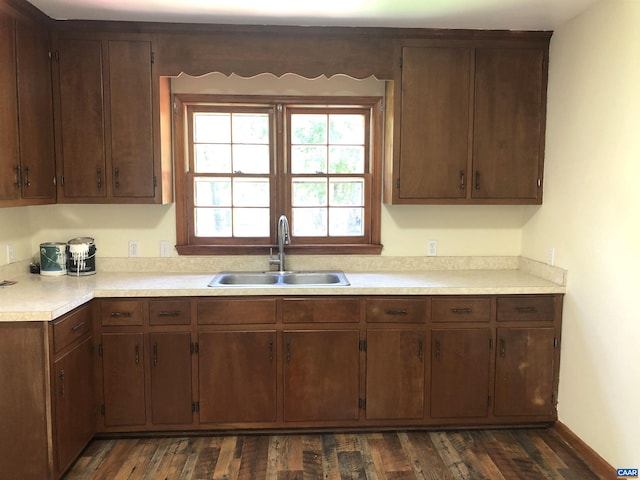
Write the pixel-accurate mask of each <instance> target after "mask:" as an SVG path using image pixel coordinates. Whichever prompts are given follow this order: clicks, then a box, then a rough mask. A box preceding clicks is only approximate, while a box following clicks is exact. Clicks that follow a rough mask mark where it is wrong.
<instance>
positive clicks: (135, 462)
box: [64, 428, 600, 480]
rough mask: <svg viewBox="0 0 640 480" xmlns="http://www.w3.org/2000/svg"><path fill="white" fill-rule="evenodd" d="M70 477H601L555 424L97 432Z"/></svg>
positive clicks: (305, 479) (446, 479) (533, 479)
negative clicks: (160, 434)
mask: <svg viewBox="0 0 640 480" xmlns="http://www.w3.org/2000/svg"><path fill="white" fill-rule="evenodd" d="M64 478H65V480H81V479H82V480H85V479H86V480H88V479H91V480H98V479H105V480H120V479H131V480H132V479H153V480H163V479H167V480H195V479H214V480H217V479H228V480H235V479H243V480H260V479H274V480H282V479H296V480H297V479H299V480H312V479H332V480H333V479H335V480H343V479H368V480H371V479H378V480H383V479H386V480H401V479H403V480H409V479H411V480H413V479H420V480H423V479H427V480H454V479H456V480H457V479H487V480H502V479H504V480H525V479H531V480H539V479H575V480H590V479H599V478H600V477H599V476H598V475H596V474H595V473H594V472H593V470H592V469H591V468H590V467H589V465H587V464H586V463H585V462H584V461H583V460H582V459H581V458H580V457H579V456H578V454H577V453H576V452H575V451H573V450H572V449H571V448H570V447H569V446H568V445H567V444H566V443H565V442H564V441H563V440H562V439H561V438H560V437H559V436H558V435H557V433H555V431H554V430H552V429H546V428H535V429H516V430H461V431H409V432H384V433H336V434H293V435H241V436H188V437H171V438H135V439H131V438H127V439H96V440H94V441H92V442H91V443H90V444H89V446H88V447H87V448H86V450H85V451H84V452H83V454H82V455H81V456H80V458H79V459H78V460H77V462H76V463H75V465H74V466H73V467H72V468H71V470H70V471H69V472H68V473H67V475H66V476H65V477H64Z"/></svg>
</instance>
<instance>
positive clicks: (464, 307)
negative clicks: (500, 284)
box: [431, 297, 491, 322]
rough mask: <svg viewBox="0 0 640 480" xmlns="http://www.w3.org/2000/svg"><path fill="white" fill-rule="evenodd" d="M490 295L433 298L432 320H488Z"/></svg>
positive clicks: (489, 317) (489, 315)
mask: <svg viewBox="0 0 640 480" xmlns="http://www.w3.org/2000/svg"><path fill="white" fill-rule="evenodd" d="M489 320H491V298H490V297H445V298H433V299H432V300H431V321H432V322H488V321H489Z"/></svg>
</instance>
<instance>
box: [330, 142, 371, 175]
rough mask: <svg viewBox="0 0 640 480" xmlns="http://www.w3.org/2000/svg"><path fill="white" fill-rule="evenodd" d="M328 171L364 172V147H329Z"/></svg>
mask: <svg viewBox="0 0 640 480" xmlns="http://www.w3.org/2000/svg"><path fill="white" fill-rule="evenodd" d="M329 173H364V147H358V146H355V147H354V146H351V147H331V148H329Z"/></svg>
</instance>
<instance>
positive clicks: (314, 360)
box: [283, 330, 360, 422]
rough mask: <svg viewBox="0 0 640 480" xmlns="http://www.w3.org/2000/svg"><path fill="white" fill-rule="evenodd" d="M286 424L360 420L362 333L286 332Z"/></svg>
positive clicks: (284, 335) (336, 331)
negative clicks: (360, 342) (360, 346)
mask: <svg viewBox="0 0 640 480" xmlns="http://www.w3.org/2000/svg"><path fill="white" fill-rule="evenodd" d="M283 339H284V340H283V341H284V346H283V348H284V354H283V355H284V359H283V362H284V369H283V376H284V388H283V389H284V392H283V395H284V420H285V422H314V421H315V422H318V421H324V422H331V421H333V422H335V421H349V420H357V419H358V417H359V396H358V391H359V378H360V353H359V340H360V338H359V332H358V330H316V331H285V332H284V333H283Z"/></svg>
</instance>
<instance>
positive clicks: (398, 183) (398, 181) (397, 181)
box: [396, 179, 400, 188]
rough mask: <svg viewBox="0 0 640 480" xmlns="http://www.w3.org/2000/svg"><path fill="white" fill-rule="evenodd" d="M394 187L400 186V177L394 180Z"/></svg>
mask: <svg viewBox="0 0 640 480" xmlns="http://www.w3.org/2000/svg"><path fill="white" fill-rule="evenodd" d="M396 188H400V179H397V180H396Z"/></svg>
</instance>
